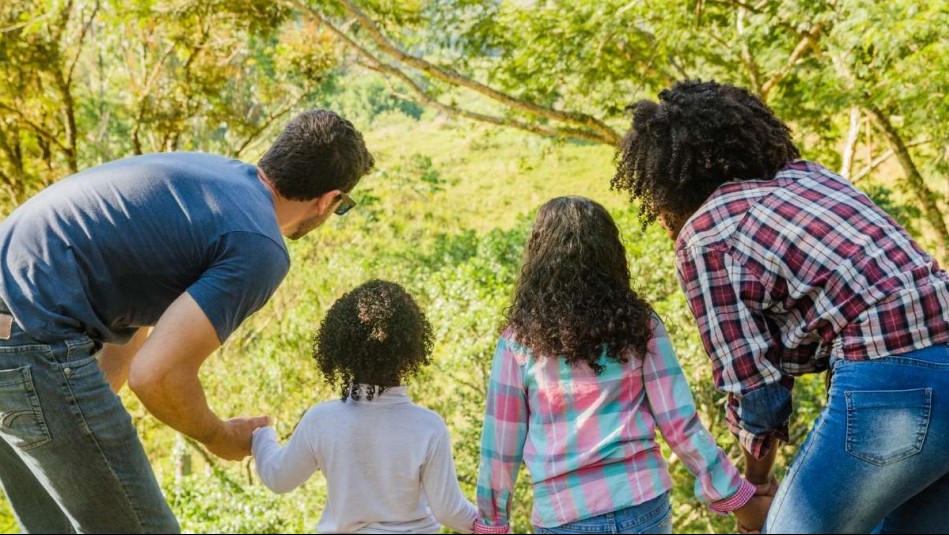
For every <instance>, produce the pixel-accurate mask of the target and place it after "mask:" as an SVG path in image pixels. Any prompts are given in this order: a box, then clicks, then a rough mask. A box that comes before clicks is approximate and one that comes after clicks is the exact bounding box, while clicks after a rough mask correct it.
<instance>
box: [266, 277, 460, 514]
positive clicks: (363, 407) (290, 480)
mask: <svg viewBox="0 0 949 535" xmlns="http://www.w3.org/2000/svg"><path fill="white" fill-rule="evenodd" d="M431 349H432V328H431V325H429V323H428V320H426V319H425V315H424V314H423V313H422V311H421V310H420V309H419V307H418V305H417V304H416V303H415V300H414V299H412V296H410V295H409V294H408V293H406V291H405V290H404V289H403V288H402V287H401V286H399V285H398V284H395V283H392V282H386V281H380V280H373V281H370V282H367V283H365V284H363V285H361V286H359V287H358V288H356V289H355V290H353V291H351V292H349V293H347V294H345V295H343V296H342V297H341V298H340V299H339V300H338V301H336V303H335V304H333V306H332V307H331V308H330V310H329V312H328V313H327V314H326V318H324V320H323V324H322V325H321V326H320V330H319V333H318V334H317V335H316V339H315V343H314V345H313V357H314V359H315V360H316V364H317V366H319V369H320V371H321V372H322V373H323V375H324V376H325V377H326V380H327V381H328V382H330V383H332V384H335V385H336V386H337V387H338V388H339V392H340V399H339V400H337V401H328V402H325V403H320V404H318V405H316V406H314V407H313V408H311V409H310V410H309V411H307V413H306V415H304V416H303V419H302V420H301V421H300V424H299V425H298V426H297V428H296V430H295V431H294V432H293V436H292V437H290V443H289V444H288V445H287V447H285V448H282V447H280V445H279V444H278V443H277V437H276V433H275V431H274V429H273V428H272V427H265V428H261V429H258V430H257V432H255V434H254V443H253V450H254V458H255V460H256V462H257V472H258V474H259V475H260V479H261V481H263V483H264V485H266V486H267V488H269V489H270V490H272V491H274V492H277V493H284V492H289V491H291V490H293V489H295V488H297V487H299V486H300V485H302V484H303V483H304V482H305V481H306V480H307V479H309V477H310V476H311V475H312V474H313V472H315V471H316V470H321V471H322V472H323V474H324V475H325V476H326V484H327V499H326V506H325V508H324V509H323V515H322V517H321V518H320V522H319V524H318V525H317V531H318V532H319V533H438V531H439V530H440V529H441V526H440V525H439V524H444V525H445V526H447V527H449V528H451V529H453V530H455V531H458V532H462V533H470V532H471V529H472V525H473V524H474V521H475V517H476V509H475V507H474V505H472V504H471V503H470V502H468V500H467V499H466V498H465V497H464V495H463V494H462V492H461V489H459V487H458V480H457V478H456V475H455V464H454V461H453V460H452V457H451V439H450V437H449V435H448V429H447V427H445V423H444V421H442V418H441V417H440V416H439V415H438V414H435V413H434V412H432V411H429V410H427V409H424V408H422V407H419V406H418V405H415V404H413V403H412V401H411V400H410V399H409V395H408V393H407V391H406V387H405V386H402V385H403V383H404V381H405V380H406V379H407V378H409V377H411V376H412V375H414V374H415V373H416V372H418V370H419V369H420V368H421V367H422V366H424V365H426V364H428V359H429V354H430V353H431Z"/></svg>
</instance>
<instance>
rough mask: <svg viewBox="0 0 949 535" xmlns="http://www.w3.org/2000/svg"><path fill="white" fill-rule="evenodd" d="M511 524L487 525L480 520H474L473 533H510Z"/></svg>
mask: <svg viewBox="0 0 949 535" xmlns="http://www.w3.org/2000/svg"><path fill="white" fill-rule="evenodd" d="M510 531H511V526H509V525H508V524H504V525H501V526H489V525H487V524H485V523H483V522H481V521H480V520H478V521H477V522H475V525H474V532H475V533H510Z"/></svg>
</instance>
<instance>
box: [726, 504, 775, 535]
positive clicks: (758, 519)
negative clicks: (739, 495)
mask: <svg viewBox="0 0 949 535" xmlns="http://www.w3.org/2000/svg"><path fill="white" fill-rule="evenodd" d="M773 500H774V497H773V496H754V497H753V498H751V499H750V500H748V503H746V504H745V506H744V507H741V508H739V509H735V511H734V513H735V517H736V518H737V519H738V533H760V532H761V528H762V527H764V522H765V520H766V519H767V518H768V510H769V509H771V502H772V501H773Z"/></svg>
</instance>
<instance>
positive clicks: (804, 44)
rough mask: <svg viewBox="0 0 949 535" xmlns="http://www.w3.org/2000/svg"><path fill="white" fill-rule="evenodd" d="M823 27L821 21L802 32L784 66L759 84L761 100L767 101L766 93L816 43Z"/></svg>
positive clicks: (779, 81) (769, 91)
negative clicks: (802, 34) (811, 28)
mask: <svg viewBox="0 0 949 535" xmlns="http://www.w3.org/2000/svg"><path fill="white" fill-rule="evenodd" d="M823 29H824V25H823V23H818V24H817V26H815V27H814V29H813V30H811V31H810V32H805V33H804V37H802V38H801V40H800V41H799V42H798V43H797V46H795V47H794V50H792V51H791V55H790V56H788V59H787V61H786V62H784V66H783V67H781V68H780V69H778V72H776V73H774V76H772V77H771V78H770V79H769V80H768V81H767V82H765V83H764V85H762V86H761V100H764V101H767V100H768V94H769V93H771V90H772V89H774V88H775V86H777V85H778V84H779V83H781V80H783V79H784V77H785V76H787V75H788V73H790V72H791V69H793V68H794V67H795V66H796V65H797V63H798V62H799V61H800V60H801V58H802V57H803V56H804V54H805V53H806V52H807V51H808V50H810V49H812V48H813V47H814V46H815V45H816V44H817V39H819V38H820V34H821V32H822V31H823Z"/></svg>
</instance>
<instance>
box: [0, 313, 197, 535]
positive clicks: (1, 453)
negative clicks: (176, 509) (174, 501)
mask: <svg viewBox="0 0 949 535" xmlns="http://www.w3.org/2000/svg"><path fill="white" fill-rule="evenodd" d="M97 349H98V347H97V344H95V343H94V342H93V341H92V340H91V339H89V338H79V339H74V340H68V341H66V342H61V343H56V344H53V345H46V344H41V343H39V342H37V341H36V340H34V339H32V338H30V337H29V336H28V335H27V334H26V333H24V332H23V331H22V330H21V329H20V328H19V327H18V326H17V325H16V324H14V325H13V329H12V335H11V336H10V338H9V339H7V340H0V439H2V440H0V483H2V485H3V489H4V491H5V492H6V495H7V497H8V498H9V500H10V503H11V505H12V506H13V509H14V511H15V513H16V516H17V519H18V521H19V522H20V526H21V528H22V529H23V531H24V532H26V533H75V532H80V533H177V532H178V531H179V527H178V522H177V520H176V519H175V517H174V515H173V514H172V512H171V509H170V508H169V507H168V504H167V503H166V502H165V499H164V496H163V495H162V493H161V489H160V488H159V486H158V482H157V481H156V479H155V475H154V473H153V472H152V469H151V466H150V465H149V463H148V458H147V457H146V456H145V451H144V449H143V448H142V444H141V442H140V441H139V439H138V435H137V434H136V432H135V428H134V427H133V426H132V419H131V416H130V415H129V413H128V412H127V411H126V410H125V408H124V407H123V406H122V402H121V401H120V400H119V397H118V396H116V395H115V394H114V393H113V392H112V390H111V389H110V388H109V384H108V383H107V382H106V381H105V376H104V374H103V373H102V371H101V369H100V368H99V365H98V361H97V360H96V356H95V352H96V350H97Z"/></svg>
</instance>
